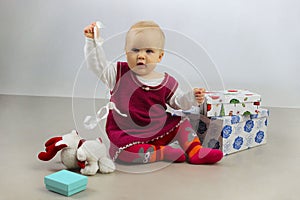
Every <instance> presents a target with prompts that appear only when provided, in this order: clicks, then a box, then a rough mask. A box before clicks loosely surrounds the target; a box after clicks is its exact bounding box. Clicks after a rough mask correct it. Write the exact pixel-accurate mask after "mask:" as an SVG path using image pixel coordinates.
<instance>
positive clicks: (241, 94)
mask: <svg viewBox="0 0 300 200" xmlns="http://www.w3.org/2000/svg"><path fill="white" fill-rule="evenodd" d="M205 98H206V101H205V105H204V114H205V115H206V116H207V117H214V116H231V115H245V114H256V113H257V110H258V108H259V106H260V102H261V96H260V95H259V94H256V93H253V92H250V91H248V90H223V91H215V92H206V94H205Z"/></svg>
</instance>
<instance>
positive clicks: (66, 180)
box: [44, 170, 87, 196]
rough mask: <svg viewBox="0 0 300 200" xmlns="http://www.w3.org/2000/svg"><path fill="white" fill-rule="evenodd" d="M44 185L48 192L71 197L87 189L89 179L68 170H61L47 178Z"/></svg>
mask: <svg viewBox="0 0 300 200" xmlns="http://www.w3.org/2000/svg"><path fill="white" fill-rule="evenodd" d="M44 183H45V185H46V188H47V189H48V190H51V191H54V192H57V193H60V194H63V195H65V196H71V195H73V194H75V193H77V192H80V191H82V190H85V189H86V185H87V177H86V176H83V175H81V174H77V173H74V172H71V171H68V170H61V171H58V172H56V173H53V174H50V175H48V176H45V178H44Z"/></svg>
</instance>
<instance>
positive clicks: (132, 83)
mask: <svg viewBox="0 0 300 200" xmlns="http://www.w3.org/2000/svg"><path fill="white" fill-rule="evenodd" d="M177 87H178V82H177V81H176V80H175V79H174V78H173V77H172V76H170V75H168V74H167V73H166V74H165V77H164V80H163V81H162V83H161V84H160V85H157V86H148V85H144V84H143V83H141V82H140V81H139V80H138V79H137V77H136V75H135V74H134V72H132V71H131V70H130V68H129V67H128V64H127V63H126V62H118V64H117V77H116V85H115V87H114V89H113V90H112V91H111V92H110V93H111V99H110V101H111V102H113V103H115V105H116V108H117V109H119V110H120V112H121V113H123V114H126V115H127V117H124V116H121V115H120V114H118V112H116V111H115V110H110V111H109V114H108V118H107V123H106V131H107V134H108V138H109V139H110V142H111V147H110V154H111V156H112V157H116V156H117V155H116V154H118V152H120V151H121V150H124V149H126V148H127V147H130V146H132V145H134V144H141V143H149V142H152V141H155V140H158V139H161V138H163V137H164V136H165V135H167V134H168V133H170V132H171V131H172V130H173V129H174V128H176V127H178V126H179V124H180V123H181V117H178V116H171V114H170V113H168V112H166V109H167V106H166V104H168V103H169V100H170V98H171V97H172V95H173V94H174V92H175V90H176V89H177Z"/></svg>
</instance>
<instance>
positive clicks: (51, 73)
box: [0, 0, 300, 107]
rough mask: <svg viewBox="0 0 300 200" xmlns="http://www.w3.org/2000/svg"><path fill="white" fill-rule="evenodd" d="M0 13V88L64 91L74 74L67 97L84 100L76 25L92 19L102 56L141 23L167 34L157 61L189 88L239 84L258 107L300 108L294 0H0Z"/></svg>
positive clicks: (299, 15) (86, 78)
mask: <svg viewBox="0 0 300 200" xmlns="http://www.w3.org/2000/svg"><path fill="white" fill-rule="evenodd" d="M0 11H1V12H0V25H1V33H0V41H1V54H0V94H17V95H38V96H67V97H69V96H72V95H73V86H74V82H75V78H76V75H77V74H79V76H78V79H77V80H78V81H77V82H76V83H77V84H75V85H76V88H75V93H74V95H75V96H78V97H94V95H95V86H96V85H97V78H96V77H95V76H94V75H93V74H92V73H91V72H88V71H87V70H85V69H83V68H85V65H84V64H83V65H82V63H83V61H84V60H83V46H84V37H83V33H82V30H83V27H84V26H86V25H88V24H89V23H90V22H91V21H94V20H96V19H100V20H101V21H102V22H103V23H104V24H105V26H106V27H105V28H104V29H103V31H102V32H103V34H102V35H103V37H104V38H106V39H109V38H112V39H110V40H108V41H107V42H106V44H105V45H106V46H107V47H106V48H107V49H108V51H107V57H109V58H115V56H116V55H117V54H118V53H120V52H122V47H123V46H122V45H123V43H122V42H123V37H122V36H123V35H122V34H121V35H119V36H116V37H112V36H113V35H116V34H119V33H121V32H123V31H126V30H127V29H128V28H129V27H130V25H132V24H133V23H134V22H136V21H139V20H144V19H147V20H154V21H156V22H157V23H158V24H160V25H161V26H162V27H163V29H165V30H166V31H167V34H166V35H167V46H166V48H167V49H169V50H170V51H174V50H176V51H178V52H176V53H177V54H178V55H179V56H174V55H175V54H170V53H166V57H165V58H164V60H163V63H162V64H163V65H166V66H172V68H173V69H174V70H175V71H177V72H179V73H180V74H181V73H182V76H184V77H185V78H186V79H188V80H189V81H190V83H191V84H192V85H193V86H195V85H199V86H202V85H203V84H204V83H205V81H206V83H207V84H206V85H205V84H204V86H205V87H208V88H209V89H222V88H221V86H224V87H225V88H230V89H232V88H246V89H249V90H251V91H254V92H257V93H260V94H261V95H262V100H263V105H265V106H275V107H300V102H299V100H300V94H299V93H300V92H299V88H300V81H299V67H300V59H299V53H300V26H299V21H300V1H297V0H252V1H243V0H227V1H223V0H194V1H192V0H184V1H180V0H165V1H162V0H151V1H145V0H126V1H124V0H111V1H107V0H84V1H83V0H82V1H79V0H63V1H61V0H51V1H50V0H48V1H38V0H27V1H17V0H1V2H0ZM168 36H169V37H168ZM200 47H203V48H204V50H206V52H207V53H208V55H209V56H210V58H211V60H212V61H213V62H214V64H215V66H213V65H212V62H211V61H209V60H207V59H208V58H209V57H208V56H207V55H206V57H205V54H204V53H205V51H204V50H203V49H201V48H200ZM180 56H181V57H180ZM197 57H198V58H199V59H198V61H197ZM183 58H186V59H187V60H188V61H191V63H193V64H195V65H196V66H197V67H198V68H199V70H200V71H201V73H202V75H203V77H200V78H199V76H198V78H197V76H196V77H195V70H194V69H193V68H192V67H191V63H187V62H185V60H184V59H183ZM81 66H82V67H83V68H81ZM205 66H206V68H205ZM208 67H211V68H208ZM218 71H219V73H220V76H219V75H218V74H217V72H218ZM201 78H202V79H201ZM204 79H205V80H204ZM222 81H223V82H222ZM222 84H223V85H222ZM96 89H97V90H96V97H102V96H103V94H104V92H102V91H103V90H102V89H101V86H100V88H96Z"/></svg>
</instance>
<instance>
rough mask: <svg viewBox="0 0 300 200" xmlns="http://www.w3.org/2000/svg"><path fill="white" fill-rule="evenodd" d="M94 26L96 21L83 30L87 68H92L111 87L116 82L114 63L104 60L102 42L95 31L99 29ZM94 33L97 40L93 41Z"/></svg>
mask: <svg viewBox="0 0 300 200" xmlns="http://www.w3.org/2000/svg"><path fill="white" fill-rule="evenodd" d="M95 26H96V22H93V23H91V24H90V25H88V26H86V27H85V28H84V30H83V33H84V35H85V37H86V42H85V46H84V55H85V59H86V64H87V68H88V69H90V70H92V71H93V72H94V73H95V74H96V75H97V76H98V78H99V79H100V80H101V81H102V82H103V83H104V84H106V85H107V86H108V88H109V89H113V88H114V85H115V82H116V74H117V71H116V65H115V64H111V63H109V62H108V61H107V60H106V57H105V53H104V50H103V48H102V42H99V41H101V37H100V33H99V32H97V33H96V32H95V30H96V31H99V29H94V27H95ZM96 34H97V36H99V38H98V40H97V41H95V35H96Z"/></svg>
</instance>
